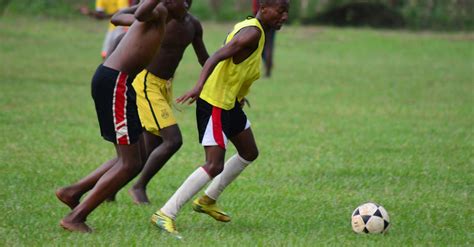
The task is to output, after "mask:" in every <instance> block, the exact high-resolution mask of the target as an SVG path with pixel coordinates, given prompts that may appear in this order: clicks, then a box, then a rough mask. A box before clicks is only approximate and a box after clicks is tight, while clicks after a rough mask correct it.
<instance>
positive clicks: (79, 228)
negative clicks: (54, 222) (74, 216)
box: [59, 219, 92, 233]
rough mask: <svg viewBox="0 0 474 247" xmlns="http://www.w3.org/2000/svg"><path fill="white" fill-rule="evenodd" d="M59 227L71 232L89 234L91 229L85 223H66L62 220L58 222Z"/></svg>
mask: <svg viewBox="0 0 474 247" xmlns="http://www.w3.org/2000/svg"><path fill="white" fill-rule="evenodd" d="M59 225H60V226H61V227H62V228H64V229H66V230H68V231H71V232H81V233H91V232H92V229H91V228H90V227H89V226H88V225H87V224H86V223H85V222H78V223H73V222H68V221H66V220H64V219H62V220H61V221H60V222H59Z"/></svg>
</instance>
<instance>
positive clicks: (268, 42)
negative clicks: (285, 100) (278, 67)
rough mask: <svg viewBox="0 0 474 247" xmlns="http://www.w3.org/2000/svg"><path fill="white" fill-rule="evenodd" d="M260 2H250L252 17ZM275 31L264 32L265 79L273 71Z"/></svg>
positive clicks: (254, 0)
mask: <svg viewBox="0 0 474 247" xmlns="http://www.w3.org/2000/svg"><path fill="white" fill-rule="evenodd" d="M259 2H260V0H252V10H253V15H254V16H255V15H257V12H258V10H259V9H260V3H259ZM275 35H276V30H275V29H272V28H270V29H267V30H265V47H264V48H263V62H264V65H265V77H270V76H271V75H272V69H273V51H274V46H275Z"/></svg>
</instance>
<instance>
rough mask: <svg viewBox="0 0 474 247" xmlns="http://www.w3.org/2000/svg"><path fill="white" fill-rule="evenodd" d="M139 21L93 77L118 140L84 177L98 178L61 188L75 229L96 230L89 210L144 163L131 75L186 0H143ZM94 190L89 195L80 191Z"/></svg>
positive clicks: (109, 136) (68, 225)
mask: <svg viewBox="0 0 474 247" xmlns="http://www.w3.org/2000/svg"><path fill="white" fill-rule="evenodd" d="M136 8H137V9H136V12H135V16H134V17H135V18H136V20H137V21H135V22H134V23H133V24H132V25H131V26H130V29H129V30H128V32H127V34H126V35H125V36H124V38H123V40H122V42H120V44H119V45H118V47H117V48H116V50H115V51H114V52H113V53H112V54H111V55H110V56H109V57H108V58H107V59H106V60H105V61H104V63H103V64H101V65H100V66H99V67H98V68H97V70H96V72H95V74H94V77H93V78H92V97H93V99H94V102H95V107H96V111H97V117H98V119H99V125H100V130H101V134H102V136H103V138H104V139H105V140H107V141H110V142H112V143H113V144H114V147H115V149H116V152H117V158H114V159H112V160H110V161H108V162H106V163H104V164H103V165H102V166H101V167H99V168H98V169H97V170H95V171H94V172H93V173H91V174H90V175H88V176H87V177H85V178H84V179H83V180H88V179H89V178H90V177H95V178H96V179H95V181H96V182H94V183H81V181H83V180H81V181H80V182H79V183H76V184H73V185H71V186H67V187H64V188H60V189H58V190H57V191H56V196H57V197H58V199H59V200H60V201H61V202H63V203H65V204H66V205H67V206H69V207H70V208H71V209H72V211H71V212H70V213H69V214H68V215H66V216H65V217H64V218H63V219H62V220H61V221H60V225H61V226H62V227H63V228H64V229H67V230H70V231H78V232H91V231H92V230H91V228H90V227H89V226H88V225H87V224H86V223H85V222H86V219H87V216H88V215H89V214H90V213H91V212H92V211H93V210H94V209H95V208H97V207H98V206H99V205H100V204H101V203H102V202H103V201H104V200H105V199H106V198H108V197H110V196H111V195H113V194H115V193H116V192H117V191H118V190H119V189H120V188H122V187H123V186H124V185H125V184H127V183H128V182H129V181H130V180H131V179H132V178H133V177H134V176H136V175H137V174H138V173H139V172H140V170H141V168H142V165H143V163H144V159H145V153H144V152H143V147H142V146H143V137H142V134H141V131H142V126H141V122H140V120H139V117H138V111H137V106H136V100H135V97H136V96H135V91H134V90H133V87H132V85H131V84H132V81H133V79H134V78H135V75H137V74H138V73H139V72H140V71H142V70H143V69H144V68H145V67H146V66H147V65H148V64H149V62H150V61H151V59H152V58H153V56H154V55H155V54H156V53H157V51H158V50H159V48H160V45H161V41H162V40H163V35H164V32H165V26H166V22H167V21H169V20H170V18H171V17H179V16H182V15H184V14H185V13H186V3H185V2H184V0H174V1H170V0H165V1H164V2H163V3H160V1H159V0H144V1H143V2H142V4H140V5H139V6H138V7H136ZM88 190H91V191H90V193H89V195H88V196H87V198H85V199H84V201H82V202H79V200H80V198H81V196H82V195H83V194H84V193H85V192H86V191H88Z"/></svg>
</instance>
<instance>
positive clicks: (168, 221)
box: [151, 210, 183, 239]
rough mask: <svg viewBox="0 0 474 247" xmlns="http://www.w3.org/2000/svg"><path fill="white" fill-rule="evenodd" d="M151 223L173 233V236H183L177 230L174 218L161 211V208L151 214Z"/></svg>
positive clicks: (180, 237) (178, 237)
mask: <svg viewBox="0 0 474 247" xmlns="http://www.w3.org/2000/svg"><path fill="white" fill-rule="evenodd" d="M151 223H152V224H153V225H154V226H156V227H158V228H160V229H161V230H163V231H165V232H167V233H169V234H171V235H173V237H175V238H177V239H182V238H183V237H182V236H181V235H179V232H178V231H177V230H176V224H175V223H174V220H173V219H172V218H170V217H168V216H166V215H165V214H164V213H163V212H161V210H159V211H156V213H154V214H153V215H152V216H151Z"/></svg>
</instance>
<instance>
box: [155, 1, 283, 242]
mask: <svg viewBox="0 0 474 247" xmlns="http://www.w3.org/2000/svg"><path fill="white" fill-rule="evenodd" d="M260 3H261V5H260V9H259V10H258V12H257V15H256V18H253V17H251V18H248V19H247V20H245V21H242V22H240V23H237V24H236V25H235V26H234V29H233V31H232V32H231V33H229V35H228V36H227V38H226V41H225V45H224V46H223V47H222V48H220V49H219V50H218V51H217V52H216V53H214V55H212V56H211V57H210V58H209V59H208V60H207V61H206V63H205V65H204V67H203V70H202V72H201V75H200V77H199V80H198V81H197V83H196V85H195V87H194V88H193V89H192V90H190V91H189V92H187V93H185V94H184V95H183V96H181V97H179V98H178V99H177V100H176V101H177V102H178V103H183V104H184V103H188V104H191V103H193V102H194V101H196V104H197V105H196V120H197V121H196V122H197V127H198V132H199V142H200V143H201V144H202V146H204V152H205V163H204V165H203V166H202V167H199V168H198V169H196V170H195V171H194V172H193V173H192V174H191V175H190V176H189V177H188V178H187V179H186V180H185V181H184V183H183V184H182V185H181V186H180V187H179V188H178V190H177V191H176V192H175V193H174V195H173V196H172V197H171V198H170V199H169V200H168V201H167V202H166V203H165V205H164V206H163V207H162V208H161V209H159V210H158V211H156V213H155V214H153V216H152V218H151V221H152V223H153V224H154V225H156V226H157V227H159V228H160V229H161V230H163V231H165V232H167V233H170V234H172V235H174V236H175V237H177V238H181V236H180V235H179V233H178V231H177V230H176V226H175V219H176V216H177V214H178V212H179V210H180V209H181V207H182V206H183V205H184V204H185V203H186V202H187V201H188V200H189V199H191V198H192V197H193V196H194V195H195V194H196V193H198V192H199V191H200V190H201V189H202V188H203V187H204V186H205V185H206V184H207V183H208V182H209V181H211V180H212V183H211V184H210V185H209V187H208V188H207V190H206V191H205V195H203V196H201V197H199V198H197V199H196V200H195V201H194V202H193V209H194V210H195V211H197V212H200V213H205V214H208V215H209V216H211V217H212V218H214V219H216V220H218V221H222V222H228V221H230V220H231V218H230V217H229V215H227V214H226V213H225V212H224V211H223V210H222V209H220V208H219V207H218V206H217V203H216V201H217V199H218V198H219V196H220V195H221V193H222V192H223V191H224V189H225V188H226V187H227V186H228V185H229V184H230V183H231V182H232V181H234V180H235V179H236V178H237V176H238V175H239V174H240V173H241V172H242V171H243V170H244V169H245V168H246V167H247V166H248V165H249V164H250V163H251V162H252V161H254V160H255V159H256V158H257V156H258V149H257V144H256V143H255V139H254V136H253V133H252V130H251V128H250V122H249V121H248V120H247V117H246V115H245V113H244V112H243V110H242V107H243V105H242V102H243V99H244V97H245V96H246V95H247V93H248V92H249V88H250V86H251V85H252V83H253V82H254V81H255V80H257V79H258V78H259V77H260V64H261V60H262V56H261V55H262V51H263V46H264V43H265V30H266V29H269V28H272V29H280V28H281V26H282V25H283V23H284V22H285V21H286V20H287V19H288V9H289V0H261V1H260ZM228 140H230V141H231V142H232V143H233V144H234V146H235V148H236V149H237V152H238V153H237V154H235V155H233V156H232V157H231V158H229V160H227V162H226V163H225V164H224V158H225V153H226V148H227V144H228Z"/></svg>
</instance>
